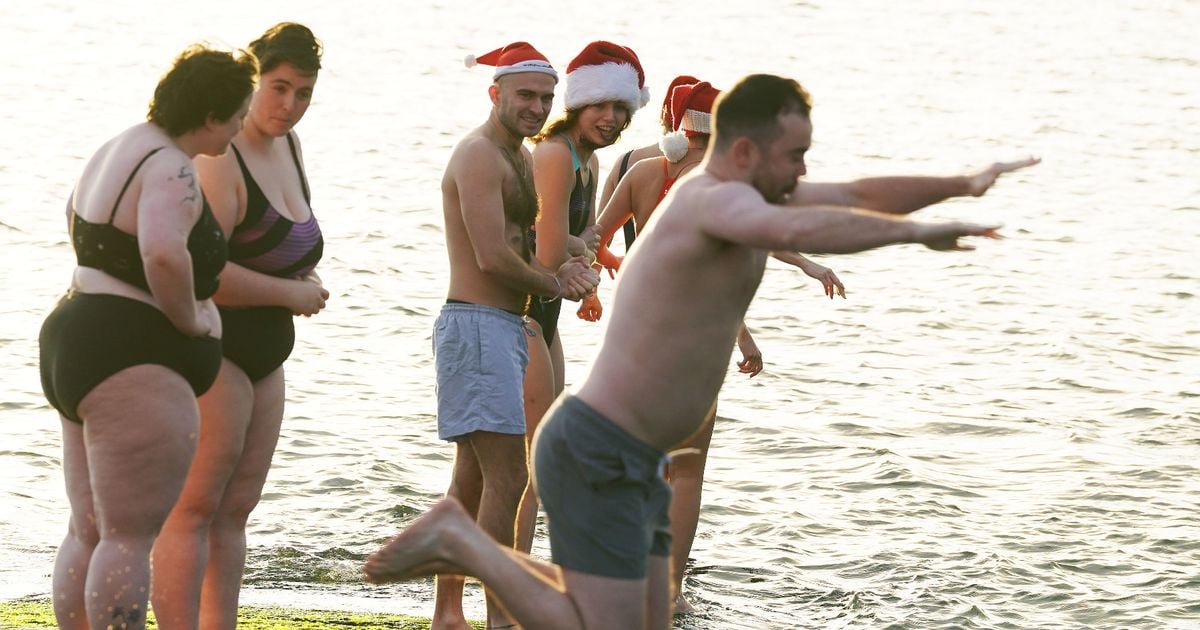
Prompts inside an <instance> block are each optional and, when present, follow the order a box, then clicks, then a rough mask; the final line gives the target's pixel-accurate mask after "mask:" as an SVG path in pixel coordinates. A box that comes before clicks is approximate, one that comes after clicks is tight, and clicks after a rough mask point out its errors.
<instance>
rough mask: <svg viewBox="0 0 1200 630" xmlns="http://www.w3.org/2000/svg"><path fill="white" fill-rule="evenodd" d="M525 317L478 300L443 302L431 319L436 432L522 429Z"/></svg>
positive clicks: (455, 434)
mask: <svg viewBox="0 0 1200 630" xmlns="http://www.w3.org/2000/svg"><path fill="white" fill-rule="evenodd" d="M528 331H529V329H528V328H527V327H526V326H525V318H523V317H521V316H520V315H515V314H513V313H510V312H508V311H505V310H502V309H498V308H493V307H491V306H480V305H477V304H462V303H459V302H451V303H447V304H446V305H445V306H443V307H442V312H441V313H440V314H439V315H438V318H437V321H436V322H434V324H433V358H434V366H435V367H436V369H437V390H436V391H437V406H438V413H437V425H438V437H439V438H441V439H443V440H447V441H458V440H461V439H462V438H464V437H466V435H467V434H468V433H474V432H475V431H490V432H493V433H507V434H512V435H524V434H525V395H524V382H525V367H526V366H527V365H528V364H529V346H528V339H529V337H528V334H529V332H528Z"/></svg>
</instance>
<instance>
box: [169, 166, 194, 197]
mask: <svg viewBox="0 0 1200 630" xmlns="http://www.w3.org/2000/svg"><path fill="white" fill-rule="evenodd" d="M170 179H186V180H187V187H188V189H189V190H191V191H192V194H190V195H188V196H186V197H184V198H183V203H185V204H189V205H190V204H194V203H196V199H198V198H199V196H200V191H199V190H196V174H195V173H193V172H192V170H191V169H190V168H188V167H186V166H180V167H179V174H178V175H176V176H175V177H171V178H170Z"/></svg>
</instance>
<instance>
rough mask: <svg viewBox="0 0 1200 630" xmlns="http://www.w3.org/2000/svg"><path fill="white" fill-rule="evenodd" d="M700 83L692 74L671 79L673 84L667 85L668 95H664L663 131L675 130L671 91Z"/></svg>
mask: <svg viewBox="0 0 1200 630" xmlns="http://www.w3.org/2000/svg"><path fill="white" fill-rule="evenodd" d="M699 82H700V79H697V78H696V77H694V76H692V75H690V74H681V75H679V76H677V77H675V78H674V79H671V82H670V83H668V84H667V93H666V94H665V95H663V104H662V114H661V116H660V119H661V120H662V126H663V129H674V127H673V126H672V123H671V91H672V90H674V89H675V88H676V86H680V85H691V84H692V83H699Z"/></svg>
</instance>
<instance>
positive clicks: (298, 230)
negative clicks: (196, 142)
mask: <svg viewBox="0 0 1200 630" xmlns="http://www.w3.org/2000/svg"><path fill="white" fill-rule="evenodd" d="M287 140H288V148H290V149H291V153H292V161H293V162H294V163H295V164H296V171H297V172H298V173H299V174H300V186H301V187H302V188H303V189H304V201H305V202H309V201H310V195H309V191H308V181H307V179H306V178H305V176H304V169H303V167H302V166H301V165H300V157H299V156H298V155H297V154H296V144H295V142H294V141H293V140H292V136H291V134H288V136H287ZM229 146H230V148H231V149H233V154H234V155H235V156H236V157H237V161H238V166H239V167H241V169H242V178H243V179H244V180H245V182H246V216H245V218H243V219H242V222H241V223H239V224H238V225H237V226H235V227H234V228H233V234H232V235H231V236H230V239H229V262H231V263H233V264H237V265H241V266H242V267H245V268H247V269H250V270H252V271H257V272H259V273H264V274H268V275H272V276H276V277H279V278H301V277H303V276H304V275H305V274H307V273H309V272H310V271H312V270H313V269H314V268H315V267H316V266H317V262H318V261H320V260H321V254H322V253H323V251H324V249H325V241H324V239H323V238H322V237H321V228H320V226H318V225H317V218H316V216H315V215H311V214H310V216H309V217H308V220H307V221H303V222H300V223H297V222H295V221H291V220H289V219H288V218H286V217H284V216H283V215H281V214H279V211H278V210H276V209H275V208H273V207H272V206H271V202H270V201H268V200H267V197H266V195H265V194H263V191H262V188H261V187H259V185H258V182H256V181H254V176H253V175H252V174H251V173H250V169H249V168H247V167H246V162H245V160H243V159H242V154H241V153H240V152H239V151H238V149H237V147H235V146H233V145H232V144H231V145H229ZM309 207H310V208H311V204H310V206H309ZM310 212H311V211H310ZM221 321H222V323H223V325H224V336H223V338H222V350H223V351H224V353H225V358H227V359H229V360H230V361H232V362H233V363H234V364H235V365H237V366H238V367H240V368H241V369H242V371H243V372H245V373H246V376H247V377H249V379H250V381H251V382H256V381H258V380H260V379H262V378H263V377H265V376H267V375H269V374H271V373H272V372H274V371H275V370H276V369H277V368H278V367H279V366H281V365H283V362H284V361H285V360H287V358H288V356H289V355H291V353H292V347H293V346H294V345H295V343H296V326H295V322H293V321H292V312H291V310H289V309H288V308H286V307H283V306H255V307H248V308H232V307H222V308H221Z"/></svg>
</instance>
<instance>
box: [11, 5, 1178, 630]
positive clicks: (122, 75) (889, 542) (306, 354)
mask: <svg viewBox="0 0 1200 630" xmlns="http://www.w3.org/2000/svg"><path fill="white" fill-rule="evenodd" d="M907 5H911V6H907ZM144 6H145V5H144V3H138V2H133V1H132V0H113V1H111V2H106V3H82V2H79V3H73V2H62V1H58V2H55V1H47V2H32V1H26V0H16V1H14V2H6V3H4V4H3V5H0V58H3V59H4V68H5V69H4V71H3V72H2V73H0V96H2V98H0V129H2V131H3V132H2V133H0V143H2V144H3V149H4V150H3V151H0V244H2V245H3V256H4V264H3V265H2V267H0V289H2V290H3V295H4V296H5V297H6V299H5V300H3V303H2V304H0V347H2V348H3V350H2V351H0V379H2V380H3V382H4V386H3V390H2V392H3V393H2V395H0V405H2V408H3V410H4V414H3V419H4V420H3V430H2V431H0V466H2V467H3V469H2V470H3V474H2V475H0V597H2V598H15V597H22V596H27V595H45V594H46V593H47V592H48V591H49V582H50V578H49V574H50V570H51V564H52V559H53V554H54V550H55V548H56V546H57V544H58V541H59V540H60V538H61V536H62V534H63V532H64V531H65V523H66V516H67V504H66V500H65V497H64V494H63V491H62V488H61V485H62V484H61V472H60V468H59V448H60V440H59V429H58V422H57V420H56V418H55V415H54V414H53V412H52V411H51V410H50V409H49V408H48V407H47V406H46V404H45V402H44V400H43V399H42V396H41V393H40V387H39V385H38V379H37V354H36V334H37V330H38V327H39V326H40V323H41V319H42V318H43V317H44V315H45V313H46V311H47V310H48V309H49V308H50V306H51V304H52V303H53V302H54V300H55V299H56V298H57V296H58V295H59V294H60V293H61V292H62V291H63V290H64V289H65V287H66V284H67V281H68V277H69V273H70V269H71V267H72V265H73V254H72V252H71V250H70V247H69V245H68V243H67V241H66V230H65V223H64V221H63V215H62V208H63V204H64V202H65V200H66V198H67V195H68V194H69V192H70V190H71V187H72V186H73V184H74V181H75V178H76V177H77V176H78V174H79V171H80V170H81V169H82V167H83V162H84V160H86V158H87V157H88V156H90V155H91V153H92V152H93V151H94V150H95V149H96V148H97V147H98V146H99V145H100V143H102V142H103V141H104V140H107V139H108V138H109V137H111V136H112V135H114V134H115V133H117V132H118V131H120V130H121V129H123V128H124V127H126V126H128V125H130V124H132V123H134V122H136V121H137V120H138V119H140V118H141V116H142V115H143V113H144V110H145V104H146V102H147V100H148V98H149V96H150V94H151V92H152V90H153V86H154V83H155V81H156V79H157V77H158V76H159V74H160V73H161V72H162V71H163V70H164V69H165V68H166V66H167V64H168V62H169V61H170V59H171V58H172V57H173V55H174V54H176V53H177V52H178V51H179V50H180V49H181V48H182V47H183V46H184V45H185V44H187V43H189V42H191V41H195V40H199V39H206V40H210V41H214V42H223V43H230V44H244V43H245V42H248V41H249V40H251V39H253V38H254V37H255V36H257V34H258V33H260V32H261V31H262V30H263V29H264V28H265V27H267V26H269V25H271V24H273V23H275V22H277V21H280V20H284V19H291V20H298V21H302V22H305V23H307V24H308V25H309V26H311V27H312V28H313V30H314V31H316V33H317V34H318V36H320V37H321V38H322V39H323V40H324V41H325V44H326V47H327V54H326V57H325V69H324V70H323V71H322V73H321V80H320V83H319V85H318V90H317V94H316V100H315V104H314V106H313V107H312V109H311V110H310V111H309V113H308V115H307V117H306V118H305V120H304V122H303V123H302V124H301V125H300V127H299V132H300V133H301V135H302V136H303V138H304V142H305V153H306V156H307V160H308V168H309V172H310V176H311V179H312V185H313V193H314V206H315V209H316V212H317V213H318V214H319V215H320V217H321V224H322V226H323V227H324V229H325V230H326V239H327V257H326V259H325V260H324V261H323V262H322V265H321V268H322V275H323V277H324V278H325V279H326V284H327V286H328V287H329V288H330V289H331V291H332V292H333V297H332V299H330V301H329V308H328V309H327V310H326V311H325V312H323V313H322V314H320V315H319V316H318V317H315V318H312V319H311V320H302V321H300V322H299V326H298V336H299V339H298V344H297V347H296V352H295V354H294V356H293V358H292V360H291V361H290V362H289V363H288V372H289V380H290V383H291V384H290V390H289V402H288V405H289V406H288V411H287V419H286V421H285V424H284V429H283V436H282V439H281V440H280V444H279V451H278V454H277V456H276V465H275V468H274V470H273V471H272V474H271V478H270V480H269V482H268V486H267V488H266V493H265V495H264V497H263V503H262V505H261V506H260V507H259V509H258V510H257V511H256V512H255V514H254V517H253V519H252V522H251V529H250V546H251V549H250V558H249V563H248V564H249V566H248V570H247V575H246V594H245V600H246V601H248V602H251V603H283V604H291V605H300V606H309V607H331V608H344V609H356V610H390V611H403V612H417V613H425V614H428V612H429V611H430V610H431V609H432V606H431V604H430V594H431V588H430V585H429V584H428V583H418V584H406V585H400V586H393V587H387V588H377V587H368V586H366V585H363V584H361V583H360V582H359V580H358V575H357V566H358V565H359V564H360V562H361V560H362V559H363V557H364V555H365V554H367V553H369V552H370V551H371V550H372V549H373V548H374V547H375V546H377V545H378V544H379V543H380V542H381V541H383V540H384V539H385V538H386V537H387V536H389V535H390V534H392V533H393V532H395V531H396V530H397V529H399V528H400V527H402V526H404V524H405V523H407V522H408V521H409V520H411V519H412V518H413V517H414V516H415V515H417V514H419V513H420V512H421V511H422V510H424V509H425V508H426V507H427V506H428V505H429V504H430V503H431V502H432V501H433V500H435V499H436V498H437V497H438V496H439V495H440V494H441V493H442V492H443V491H444V490H445V487H446V484H447V481H448V476H449V466H450V456H451V449H450V448H449V447H447V446H446V445H444V444H442V443H439V442H438V441H437V440H436V438H435V435H434V402H433V379H432V360H431V355H430V351H429V330H430V326H431V325H432V321H433V318H434V316H435V314H436V312H437V309H438V307H439V304H440V302H441V301H442V300H443V299H444V294H445V287H446V282H447V273H446V263H445V253H444V246H443V240H442V235H441V233H442V225H441V216H440V210H439V204H440V197H439V194H438V182H439V180H440V178H441V170H442V167H443V165H444V163H445V160H446V158H447V156H448V154H449V152H450V150H451V148H452V146H453V144H454V142H455V141H456V140H457V139H458V138H459V137H461V135H462V134H463V133H465V132H466V131H467V130H468V129H470V128H471V127H473V126H475V125H477V124H479V123H480V122H482V120H483V119H484V118H485V116H486V114H487V107H488V102H487V100H486V95H485V91H484V90H485V88H486V85H487V82H488V73H487V71H486V70H485V69H483V68H477V69H475V70H466V69H464V68H463V67H462V65H461V61H460V60H461V59H462V57H463V56H464V55H466V54H467V53H473V54H479V53H483V52H486V51H487V50H490V49H491V48H493V47H495V46H498V45H500V44H503V43H507V42H509V41H512V40H514V39H528V40H530V41H532V42H534V43H535V44H536V45H537V46H538V47H539V48H540V49H542V50H543V52H545V53H547V55H549V56H550V58H551V60H552V61H553V62H554V63H555V64H556V65H558V66H559V67H560V68H563V67H565V65H566V63H567V61H569V59H570V58H571V56H572V55H573V54H574V53H575V52H577V51H578V49H579V48H580V47H581V46H582V45H583V44H584V43H586V42H587V41H589V40H591V39H596V38H606V39H613V40H616V41H619V42H622V43H626V44H629V45H630V46H632V47H633V48H635V49H636V50H637V52H638V53H639V54H640V55H641V57H642V60H643V62H644V64H645V66H646V70H647V76H648V82H649V86H650V88H651V90H652V92H653V93H654V95H653V100H654V102H660V101H659V99H661V97H662V94H661V90H662V86H664V85H665V84H666V83H667V81H668V80H669V79H670V78H671V77H673V76H674V75H676V74H680V73H689V74H696V75H699V76H701V77H703V78H707V79H709V80H711V81H712V82H713V83H715V84H716V85H718V86H728V85H730V84H731V83H732V82H733V81H734V80H736V79H737V78H738V77H739V76H741V75H742V74H745V73H747V72H751V71H768V72H776V73H781V74H787V75H790V76H794V77H796V78H798V79H799V80H801V81H802V82H803V83H804V84H805V85H806V86H807V87H808V89H809V90H810V91H811V92H812V93H813V95H814V97H815V99H816V109H815V111H814V122H815V124H816V134H815V145H814V147H813V150H812V152H811V154H810V178H812V179H814V180H823V179H824V180H839V179H849V178H854V177H859V176H865V175H880V174H889V173H928V174H953V173H958V172H962V171H963V170H964V169H966V168H969V167H970V168H974V167H981V166H984V165H986V164H987V163H989V162H991V161H994V160H997V159H1014V158H1018V157H1023V156H1025V155H1028V154H1038V155H1041V156H1043V157H1044V158H1045V162H1044V163H1043V164H1042V165H1040V166H1038V167H1036V168H1034V169H1030V170H1028V171H1024V172H1021V173H1019V174H1016V175H1013V176H1009V177H1007V178H1005V179H1004V180H1002V181H1001V182H1000V184H999V185H998V186H997V187H996V188H995V189H994V190H993V191H992V192H991V193H989V195H988V196H986V197H984V198H982V199H970V200H956V201H953V202H950V203H946V204H943V205H942V206H939V207H937V208H934V209H931V210H928V211H926V212H925V215H926V216H928V217H931V218H970V219H973V220H979V221H995V222H1002V223H1004V224H1005V228H1004V232H1005V234H1006V235H1007V236H1008V239H1007V240H1005V241H1003V242H995V243H993V242H988V243H982V244H980V249H979V250H978V251H977V252H974V253H971V254H937V253H932V252H927V251H925V250H923V249H920V248H918V247H912V246H910V247H898V248H891V249H887V250H883V251H878V252H871V253H865V254H860V255H855V256H843V257H827V258H823V259H821V261H822V262H823V263H824V264H826V265H828V266H831V267H833V268H834V269H835V270H836V271H837V272H838V273H839V275H840V276H841V278H842V279H843V280H844V281H845V283H846V286H847V288H848V290H849V291H850V299H848V300H845V301H842V300H838V301H836V302H829V301H828V300H823V299H822V297H821V293H820V290H819V288H818V286H817V285H816V283H815V282H813V281H811V280H809V279H808V278H806V277H804V276H802V275H801V274H798V273H796V272H794V271H793V270H791V269H786V268H784V267H783V266H782V265H775V264H772V266H771V268H770V269H769V270H768V273H767V276H766V278H765V280H764V282H763V285H762V288H761V290H760V292H759V297H758V299H757V301H756V302H755V303H754V304H753V306H752V307H751V310H750V313H749V316H748V321H749V325H750V327H751V329H752V330H753V331H754V333H755V335H756V337H757V340H758V343H759V345H760V347H761V348H762V350H763V354H764V357H765V360H766V362H767V371H766V372H764V373H763V374H762V375H760V376H759V377H757V378H755V379H753V380H746V379H744V378H743V377H741V376H740V375H737V374H732V375H731V376H730V380H729V382H728V383H727V385H726V387H725V389H724V391H723V393H722V398H721V407H720V414H719V415H720V418H721V419H720V421H719V423H718V425H717V429H716V436H715V438H714V450H713V453H712V456H711V457H710V460H709V461H710V464H709V478H710V481H709V484H708V486H707V490H708V492H707V494H706V506H705V511H704V515H703V520H702V523H701V528H700V535H699V538H698V539H697V541H696V547H695V549H694V551H693V566H692V571H691V573H690V574H689V576H688V578H687V588H688V591H689V593H690V595H691V597H692V598H693V599H694V601H696V602H697V603H698V605H699V608H700V610H701V613H700V614H699V615H696V616H693V617H688V618H684V619H680V620H678V621H677V624H678V625H679V626H681V627H700V628H791V627H805V628H831V627H832V628H860V627H861V628H875V627H895V628H941V627H945V628H962V627H966V628H1030V627H1039V628H1058V627H1067V628H1079V627H1121V628H1126V627H1139V628H1164V627H1166V628H1194V627H1200V603H1198V602H1200V526H1198V525H1197V518H1196V511H1197V506H1198V505H1200V481H1198V479H1200V476H1198V472H1200V470H1198V469H1197V461H1198V460H1200V382H1198V381H1200V377H1198V375H1200V350H1198V346H1200V343H1198V340H1200V324H1197V321H1198V320H1200V318H1198V315H1200V309H1198V304H1200V302H1198V296H1200V275H1198V272H1197V262H1198V259H1197V255H1196V252H1197V251H1200V178H1198V177H1197V174H1198V173H1200V90H1198V89H1197V87H1196V86H1198V85H1200V50H1198V49H1197V47H1196V46H1195V44H1194V33H1195V32H1196V31H1197V30H1200V4H1198V3H1196V2H1189V1H1186V0H1174V1H1166V0H1164V1H1160V2H1148V3H1146V2H1143V3H1136V4H1135V3H1132V2H1124V3H1122V2H1086V1H1084V0H1063V1H1061V2H1054V3H1049V2H1037V3H1035V2H1027V1H1017V2H1009V3H986V4H985V3H977V2H955V1H952V0H934V1H930V2H923V3H919V4H917V3H906V8H905V9H904V10H900V9H898V8H896V7H897V6H899V5H898V4H897V3H891V2H884V1H882V0H839V1H837V2H834V1H833V0H822V1H813V2H782V1H768V0H764V1H762V2H749V3H726V2H716V1H711V2H704V1H701V2H692V3H688V4H686V5H679V6H678V7H677V8H676V9H673V8H672V7H669V6H666V5H665V4H664V5H659V4H652V3H641V2H634V1H633V0H613V1H610V2H606V3H603V4H597V3H589V4H582V3H565V4H564V5H563V6H555V5H541V6H545V7H551V6H554V8H552V9H548V10H547V12H546V13H537V12H535V9H537V8H538V7H537V6H536V5H533V4H530V3H521V4H510V3H504V2H501V3H479V2H471V3H467V2H449V1H434V2H427V3H419V4H411V5H410V4H409V3H407V2H347V3H331V2H322V3H317V2H307V1H298V2H292V3H289V4H287V5H286V7H283V5H274V4H270V3H244V2H232V1H230V0H217V1H214V2H208V3H204V4H203V5H199V4H192V5H186V4H176V3H167V4H166V5H165V7H164V8H162V9H156V12H155V15H154V16H148V15H146V14H144V13H142V10H143V7H144ZM654 118H655V112H654V111H653V107H651V108H650V109H648V110H644V111H643V112H642V113H640V114H638V116H637V117H636V118H635V120H634V123H633V126H632V127H631V128H630V129H629V131H628V132H627V133H626V136H625V139H624V140H623V141H622V143H621V147H619V148H612V149H608V150H605V151H603V152H601V154H600V156H601V162H602V165H603V167H604V168H605V169H607V167H608V165H609V164H610V163H611V162H612V161H613V160H614V159H615V158H616V157H617V156H618V155H619V154H620V152H621V150H622V149H623V148H627V147H631V146H636V145H640V144H644V143H645V142H647V141H649V140H652V139H654V138H655V134H656V121H655V120H654ZM610 289H611V287H607V288H605V289H603V291H604V294H605V295H607V292H608V291H609V290H610ZM602 327H603V324H600V325H595V324H588V323H585V322H581V321H578V320H576V319H574V318H572V317H564V319H563V325H562V331H563V337H564V340H565V342H566V347H567V349H568V355H569V359H568V367H567V369H568V384H570V383H571V382H574V381H576V380H577V379H578V378H579V377H580V376H581V375H582V374H583V373H584V372H585V370H586V368H587V366H588V364H589V363H590V362H591V360H592V358H593V357H594V354H595V351H596V347H597V341H598V340H599V338H600V333H601V330H602ZM535 552H537V553H542V554H544V553H545V546H544V542H543V541H541V540H539V542H538V546H537V547H536V548H535ZM469 600H470V601H469V605H470V607H471V610H472V611H474V614H476V615H480V614H482V597H481V595H480V594H479V592H478V590H477V589H476V590H474V591H473V592H472V593H471V594H470V595H469Z"/></svg>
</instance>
